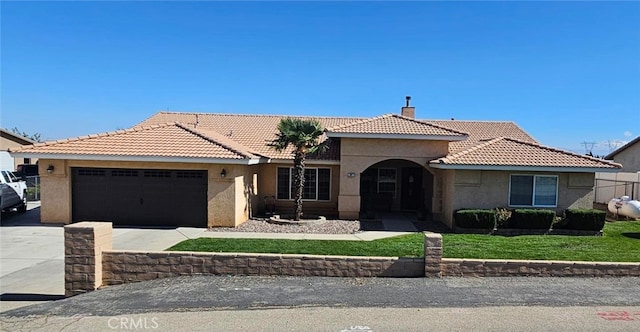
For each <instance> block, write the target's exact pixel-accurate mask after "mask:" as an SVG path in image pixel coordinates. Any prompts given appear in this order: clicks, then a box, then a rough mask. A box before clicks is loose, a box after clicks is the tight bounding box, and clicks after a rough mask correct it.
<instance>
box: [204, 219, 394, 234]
mask: <svg viewBox="0 0 640 332" xmlns="http://www.w3.org/2000/svg"><path fill="white" fill-rule="evenodd" d="M381 230H384V227H383V226H382V222H380V221H359V220H327V221H325V222H320V223H314V224H307V225H281V224H274V223H270V222H268V221H267V219H266V218H264V219H262V218H261V219H258V218H256V219H251V220H249V221H247V222H245V223H243V224H241V225H240V226H238V227H214V228H210V229H209V231H211V232H256V233H308V234H354V233H359V232H364V231H381Z"/></svg>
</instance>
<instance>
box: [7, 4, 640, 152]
mask: <svg viewBox="0 0 640 332" xmlns="http://www.w3.org/2000/svg"><path fill="white" fill-rule="evenodd" d="M0 6H1V7H0V11H1V19H2V23H1V28H2V30H1V38H2V39H1V56H2V58H1V60H0V61H1V65H2V73H1V79H2V82H1V84H2V85H1V104H0V106H1V107H2V113H1V114H0V120H1V123H0V126H2V127H4V128H13V127H18V128H19V129H20V130H22V131H26V132H29V133H35V132H37V133H40V134H41V135H42V137H43V138H46V139H58V138H66V137H75V136H80V135H85V134H91V133H99V132H105V131H112V130H115V129H118V128H127V127H130V126H132V125H135V124H136V123H138V122H140V121H142V120H144V119H145V118H147V117H149V116H151V115H152V114H153V113H155V112H157V111H160V110H172V111H189V112H219V113H257V114H291V115H322V116H363V117H370V116H376V115H381V114H386V113H398V112H399V111H400V107H401V106H402V105H403V104H404V96H405V95H411V96H412V97H413V100H412V104H413V105H414V106H416V116H417V117H418V118H423V119H450V118H455V119H460V120H510V121H515V122H516V123H518V124H519V125H520V126H521V127H522V128H523V129H525V130H526V131H527V132H529V133H530V134H532V135H533V136H534V137H536V138H537V139H538V140H539V141H540V142H541V143H543V144H545V145H551V146H555V147H560V148H564V149H567V150H572V151H575V152H579V153H584V152H585V148H584V146H583V145H582V142H598V143H599V145H597V146H596V147H595V148H594V149H593V152H594V153H597V154H606V153H608V152H609V146H608V145H609V144H607V142H610V143H613V145H615V142H618V144H619V142H624V141H629V140H631V139H633V138H634V137H636V136H638V135H640V2H402V3H392V2H347V3H344V2H186V3H178V2H119V1H118V2H7V1H3V2H2V3H1V4H0Z"/></svg>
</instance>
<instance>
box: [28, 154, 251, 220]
mask: <svg viewBox="0 0 640 332" xmlns="http://www.w3.org/2000/svg"><path fill="white" fill-rule="evenodd" d="M49 165H53V166H54V167H55V170H54V172H53V173H48V172H47V167H48V166H49ZM71 167H104V168H142V169H185V170H206V171H208V188H207V225H208V227H221V226H226V227H233V226H237V225H239V224H241V223H243V222H245V221H246V220H247V219H248V217H249V215H250V214H251V212H250V211H251V202H250V200H251V199H255V197H254V196H255V195H253V190H257V188H255V186H253V187H254V188H251V189H247V190H245V188H246V187H247V188H250V187H251V186H252V185H251V183H252V182H253V179H254V176H253V174H254V173H255V171H257V168H256V167H252V166H246V165H215V164H198V163H161V162H121V161H90V160H51V159H41V160H40V163H39V171H40V175H41V184H40V190H41V194H42V199H41V201H42V206H41V208H40V219H41V221H42V222H43V223H65V224H67V223H70V222H71V220H72V215H71V214H72V208H71V203H72V202H71ZM223 168H224V169H225V170H226V172H227V176H226V177H224V178H222V177H221V176H220V172H221V171H222V169H223Z"/></svg>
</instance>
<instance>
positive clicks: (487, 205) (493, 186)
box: [443, 170, 594, 227]
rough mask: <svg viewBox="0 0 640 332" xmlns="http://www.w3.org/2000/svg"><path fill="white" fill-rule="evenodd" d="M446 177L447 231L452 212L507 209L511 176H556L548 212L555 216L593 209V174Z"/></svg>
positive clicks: (461, 172)
mask: <svg viewBox="0 0 640 332" xmlns="http://www.w3.org/2000/svg"><path fill="white" fill-rule="evenodd" d="M445 174H446V176H445V179H444V181H445V188H446V189H445V193H444V195H445V199H444V200H445V204H444V206H445V208H444V210H445V213H444V216H443V221H444V222H445V224H446V225H447V226H449V227H451V226H453V212H455V211H456V210H459V209H469V208H479V209H493V208H496V207H506V208H509V179H510V175H511V174H530V175H557V176H558V205H557V207H555V208H548V209H553V210H555V211H556V213H558V214H562V212H563V211H564V210H565V209H567V208H591V207H593V198H594V191H593V185H594V173H552V172H524V171H513V172H506V171H467V170H457V171H453V170H447V171H445ZM545 209H547V208H545Z"/></svg>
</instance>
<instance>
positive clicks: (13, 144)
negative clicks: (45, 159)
mask: <svg viewBox="0 0 640 332" xmlns="http://www.w3.org/2000/svg"><path fill="white" fill-rule="evenodd" d="M34 143H36V141H34V140H32V139H30V138H28V137H24V136H22V135H19V134H16V133H14V132H11V131H9V130H6V129H3V128H0V169H2V170H5V171H13V170H15V169H16V167H18V165H20V164H35V163H36V162H37V161H38V159H33V158H13V157H11V155H10V154H9V152H8V150H9V149H16V148H19V147H22V146H25V145H31V144H34Z"/></svg>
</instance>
